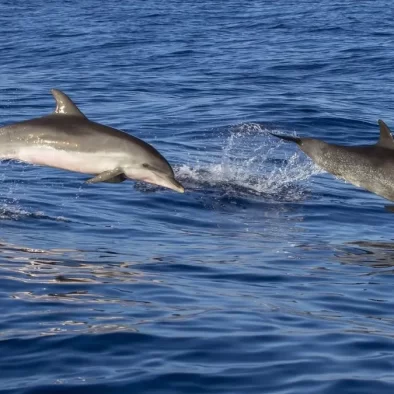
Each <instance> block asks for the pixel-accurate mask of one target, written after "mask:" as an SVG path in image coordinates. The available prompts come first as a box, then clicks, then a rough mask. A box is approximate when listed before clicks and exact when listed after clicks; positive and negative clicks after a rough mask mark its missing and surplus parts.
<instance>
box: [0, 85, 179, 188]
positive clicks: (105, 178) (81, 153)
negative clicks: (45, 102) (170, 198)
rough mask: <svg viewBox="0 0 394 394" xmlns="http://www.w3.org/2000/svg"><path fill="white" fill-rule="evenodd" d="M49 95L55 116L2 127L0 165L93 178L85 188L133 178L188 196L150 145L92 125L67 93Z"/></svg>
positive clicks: (126, 135) (122, 133)
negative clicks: (44, 168)
mask: <svg viewBox="0 0 394 394" xmlns="http://www.w3.org/2000/svg"><path fill="white" fill-rule="evenodd" d="M51 93H52V94H53V96H54V98H55V100H56V110H55V112H53V113H52V114H50V115H47V116H44V117H41V118H35V119H30V120H26V121H23V122H19V123H15V124H11V125H8V126H4V127H1V128H0V160H2V159H15V160H20V161H24V162H26V163H31V164H39V165H44V166H49V167H55V168H60V169H63V170H69V171H75V172H80V173H84V174H92V175H95V176H94V177H93V178H91V179H89V180H87V181H86V183H97V182H110V183H118V182H123V181H124V180H126V179H133V180H138V181H143V182H148V183H152V184H154V185H159V186H163V187H166V188H169V189H172V190H175V191H178V192H180V193H183V192H184V188H183V186H182V185H181V184H180V183H179V182H178V181H177V180H176V179H175V176H174V171H173V170H172V168H171V166H170V164H169V163H168V162H167V160H166V159H165V158H164V157H163V156H162V155H161V154H160V153H159V152H158V151H157V150H156V149H155V148H153V147H152V146H151V145H149V144H147V143H146V142H144V141H142V140H140V139H138V138H136V137H133V136H132V135H130V134H127V133H124V132H122V131H120V130H116V129H114V128H112V127H108V126H104V125H102V124H100V123H95V122H92V121H90V120H89V119H87V117H86V116H85V115H84V114H83V113H82V112H81V111H80V110H79V109H78V107H77V106H76V105H75V104H74V103H73V102H72V101H71V99H70V98H69V97H68V96H67V95H66V94H64V93H63V92H61V91H60V90H56V89H52V90H51Z"/></svg>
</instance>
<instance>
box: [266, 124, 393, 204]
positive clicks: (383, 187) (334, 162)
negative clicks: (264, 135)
mask: <svg viewBox="0 0 394 394" xmlns="http://www.w3.org/2000/svg"><path fill="white" fill-rule="evenodd" d="M378 124H379V127H380V138H379V141H378V142H377V143H376V144H374V145H366V146H361V145H359V146H343V145H335V144H329V143H327V142H324V141H321V140H318V139H315V138H298V137H290V136H283V135H278V134H274V133H271V134H272V135H274V136H276V137H279V138H281V139H283V140H286V141H292V142H295V143H296V144H297V145H298V146H299V147H300V149H301V150H302V151H303V152H304V153H305V154H306V155H308V156H309V157H310V158H311V159H312V160H313V161H314V162H315V163H316V164H317V165H318V166H319V167H321V168H323V169H324V170H326V171H327V172H330V173H331V174H333V175H335V176H337V177H339V178H342V179H344V180H345V181H348V182H350V183H352V184H353V185H355V186H358V187H362V188H364V189H366V190H369V191H370V192H372V193H375V194H377V195H379V196H382V197H384V198H386V199H387V200H391V201H394V140H393V137H392V135H391V131H390V129H389V128H388V127H387V125H386V124H385V123H384V122H383V120H379V121H378Z"/></svg>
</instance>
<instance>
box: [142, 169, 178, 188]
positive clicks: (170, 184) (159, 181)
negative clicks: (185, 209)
mask: <svg viewBox="0 0 394 394" xmlns="http://www.w3.org/2000/svg"><path fill="white" fill-rule="evenodd" d="M152 172H153V173H154V174H155V175H156V177H155V179H154V180H152V181H150V180H148V182H150V183H153V184H156V185H159V186H163V187H166V188H167V189H171V190H175V191H176V192H178V193H184V192H185V188H184V187H183V186H182V185H181V183H180V182H178V181H177V180H176V179H175V178H174V177H173V176H171V175H167V174H163V173H162V172H159V171H152Z"/></svg>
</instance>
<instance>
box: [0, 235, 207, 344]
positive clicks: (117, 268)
mask: <svg viewBox="0 0 394 394" xmlns="http://www.w3.org/2000/svg"><path fill="white" fill-rule="evenodd" d="M114 257H115V258H117V259H118V261H117V262H116V261H114V259H113V258H114ZM111 258H112V260H111ZM120 258H121V257H120V256H119V255H118V253H116V252H111V251H96V252H89V251H82V250H71V249H48V250H44V249H32V248H28V247H23V246H18V245H13V244H8V243H4V242H3V243H0V272H1V279H0V286H1V287H2V288H3V289H5V290H4V291H6V293H3V300H2V302H3V305H4V303H5V304H6V305H8V304H9V302H10V301H11V300H13V301H14V303H15V304H14V306H13V307H11V306H9V305H8V309H14V310H15V312H14V313H12V315H11V316H8V317H7V324H5V322H4V321H3V322H1V323H0V335H1V336H2V337H6V336H13V335H18V336H19V337H20V336H24V335H32V334H33V333H35V334H34V335H36V334H40V335H53V334H59V333H70V332H73V333H78V332H79V333H82V332H85V333H105V332H116V331H130V332H136V331H138V326H139V325H141V324H148V323H152V322H156V323H157V322H160V321H171V320H174V319H175V320H179V319H188V318H192V317H193V316H195V315H196V314H200V313H204V311H206V310H211V309H212V307H207V308H204V307H203V308H202V307H195V308H191V307H189V305H188V301H190V300H191V299H189V298H188V296H187V295H183V294H177V292H176V290H175V289H171V288H170V287H169V285H168V284H167V283H166V281H165V280H163V279H162V278H159V277H157V276H156V275H154V274H149V272H147V271H145V272H142V271H141V270H138V269H136V268H135V267H134V265H135V264H136V263H135V262H131V261H129V262H127V261H123V262H122V261H119V260H120ZM152 261H157V262H159V263H160V264H161V263H162V262H163V258H161V257H158V256H156V257H154V258H153V259H152ZM136 293H137V294H138V295H137V294H136ZM171 293H174V295H173V296H172V295H171ZM144 294H145V295H146V297H147V298H148V299H149V301H147V300H145V299H144ZM152 297H153V301H152ZM172 297H173V298H172ZM4 298H5V299H4ZM171 299H172V301H171ZM182 299H183V300H184V301H183V302H182ZM179 301H181V303H180V305H177V302H179ZM173 302H175V304H174V305H171V303H173ZM182 304H184V305H182ZM19 310H20V311H21V312H19ZM27 310H28V312H26V311H27ZM10 326H11V327H12V328H9V327H10ZM37 327H40V329H39V333H38V332H37Z"/></svg>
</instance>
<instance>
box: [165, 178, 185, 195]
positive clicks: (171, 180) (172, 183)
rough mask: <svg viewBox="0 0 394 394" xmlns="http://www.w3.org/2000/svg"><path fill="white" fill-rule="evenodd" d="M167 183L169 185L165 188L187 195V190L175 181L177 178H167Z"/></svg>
mask: <svg viewBox="0 0 394 394" xmlns="http://www.w3.org/2000/svg"><path fill="white" fill-rule="evenodd" d="M166 181H168V183H167V182H166V183H167V184H166V185H163V186H165V187H168V188H169V189H172V190H175V191H176V192H179V193H185V188H184V187H183V186H182V185H181V184H180V183H179V182H178V181H177V180H176V179H175V178H169V177H168V178H166Z"/></svg>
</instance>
